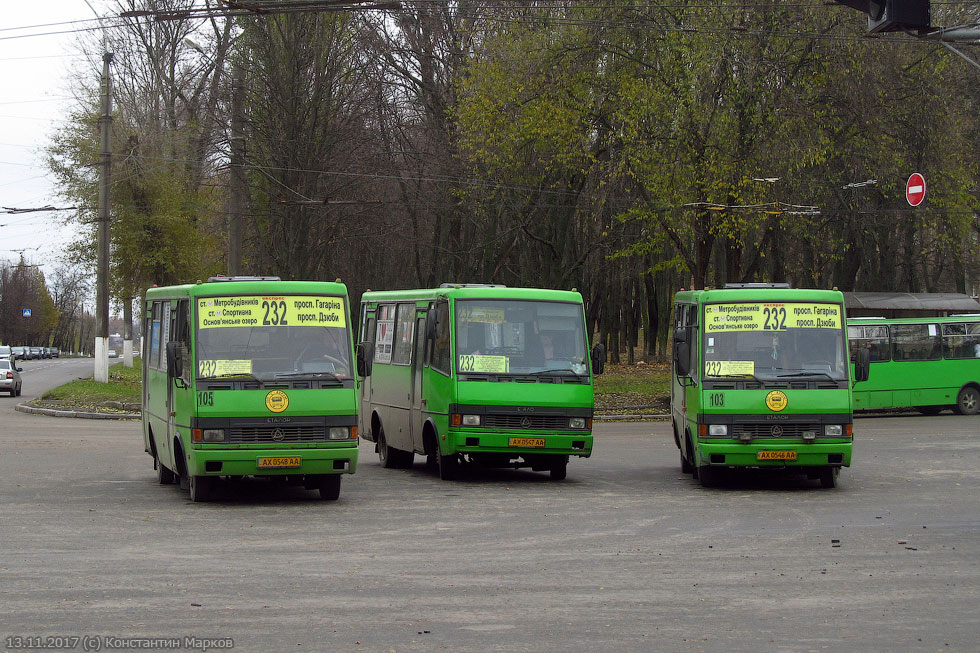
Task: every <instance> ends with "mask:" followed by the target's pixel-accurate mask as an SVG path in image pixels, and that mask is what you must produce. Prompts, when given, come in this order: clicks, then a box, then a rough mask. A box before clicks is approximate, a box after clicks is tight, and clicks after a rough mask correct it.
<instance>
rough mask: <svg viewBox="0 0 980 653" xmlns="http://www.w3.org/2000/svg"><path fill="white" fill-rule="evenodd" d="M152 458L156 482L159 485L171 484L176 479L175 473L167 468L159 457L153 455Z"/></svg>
mask: <svg viewBox="0 0 980 653" xmlns="http://www.w3.org/2000/svg"><path fill="white" fill-rule="evenodd" d="M153 460H154V461H155V462H156V465H157V482H158V483H160V485H173V483H174V481H175V480H177V475H176V474H174V473H173V472H172V471H170V470H169V469H167V467H166V465H164V464H163V463H162V462H160V459H159V458H157V457H156V456H154V458H153Z"/></svg>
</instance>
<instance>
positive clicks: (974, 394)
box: [956, 386, 980, 415]
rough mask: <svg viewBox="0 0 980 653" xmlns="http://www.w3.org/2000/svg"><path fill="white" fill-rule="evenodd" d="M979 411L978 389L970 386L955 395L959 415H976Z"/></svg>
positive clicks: (979, 392)
mask: <svg viewBox="0 0 980 653" xmlns="http://www.w3.org/2000/svg"><path fill="white" fill-rule="evenodd" d="M978 411H980V390H977V389H976V388H974V387H972V386H970V387H967V388H963V389H962V390H960V393H959V394H958V395H956V412H957V413H959V414H960V415H976V414H977V412H978Z"/></svg>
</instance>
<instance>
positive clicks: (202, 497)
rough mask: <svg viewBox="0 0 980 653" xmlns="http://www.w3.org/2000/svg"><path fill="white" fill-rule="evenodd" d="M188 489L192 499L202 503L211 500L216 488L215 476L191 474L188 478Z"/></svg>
mask: <svg viewBox="0 0 980 653" xmlns="http://www.w3.org/2000/svg"><path fill="white" fill-rule="evenodd" d="M188 481H189V484H188V490H189V491H190V496H191V501H193V502H194V503H201V502H204V501H210V500H211V491H212V490H213V489H214V478H213V477H211V476H191V477H189V479H188Z"/></svg>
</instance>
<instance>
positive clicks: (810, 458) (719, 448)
mask: <svg viewBox="0 0 980 653" xmlns="http://www.w3.org/2000/svg"><path fill="white" fill-rule="evenodd" d="M852 447H853V443H852V442H851V441H850V440H848V441H846V442H845V441H841V442H820V443H813V444H810V443H804V442H798V443H791V442H779V443H770V442H752V443H750V444H742V443H739V442H731V441H724V442H719V441H710V440H709V441H707V442H706V441H703V440H701V441H699V442H698V447H697V448H698V465H717V466H719V467H767V468H781V467H850V466H851V449H852ZM759 452H767V453H764V454H762V455H763V456H766V457H767V458H763V459H760V454H759ZM768 452H781V453H777V454H775V456H785V455H786V453H785V452H793V453H795V460H787V459H785V458H783V459H779V458H768V456H773V454H770V453H768Z"/></svg>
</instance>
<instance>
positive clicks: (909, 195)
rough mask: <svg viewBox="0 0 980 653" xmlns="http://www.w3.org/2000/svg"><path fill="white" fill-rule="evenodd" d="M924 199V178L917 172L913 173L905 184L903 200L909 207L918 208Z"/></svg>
mask: <svg viewBox="0 0 980 653" xmlns="http://www.w3.org/2000/svg"><path fill="white" fill-rule="evenodd" d="M925 198H926V178H925V177H923V176H922V175H920V174H919V173H918V172H913V173H912V175H911V176H910V177H909V180H908V181H907V182H906V183H905V199H907V200H908V202H909V206H918V205H920V204H922V200H924V199H925Z"/></svg>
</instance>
